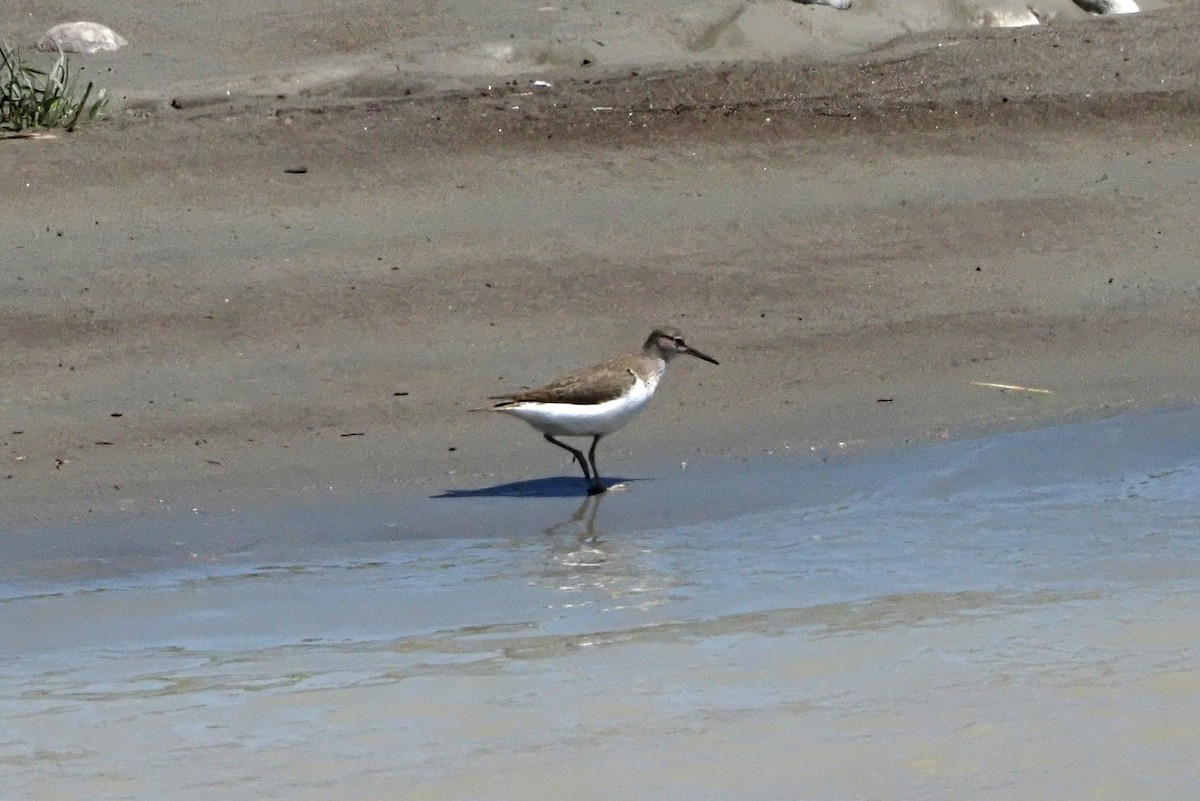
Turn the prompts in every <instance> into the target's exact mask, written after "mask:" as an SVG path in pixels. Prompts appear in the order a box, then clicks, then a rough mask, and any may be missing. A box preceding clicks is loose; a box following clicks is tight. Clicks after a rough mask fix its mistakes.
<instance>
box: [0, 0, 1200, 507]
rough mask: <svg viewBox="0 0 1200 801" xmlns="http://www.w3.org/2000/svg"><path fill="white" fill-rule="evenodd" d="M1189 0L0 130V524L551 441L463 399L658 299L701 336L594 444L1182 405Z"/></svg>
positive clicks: (880, 428)
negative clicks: (889, 40)
mask: <svg viewBox="0 0 1200 801" xmlns="http://www.w3.org/2000/svg"><path fill="white" fill-rule="evenodd" d="M1197 23H1200V6H1198V5H1197V4H1195V3H1187V4H1180V5H1178V6H1175V7H1172V8H1169V9H1165V10H1163V11H1160V12H1157V13H1153V14H1145V15H1139V16H1134V17H1123V18H1121V19H1113V20H1080V21H1072V20H1062V21H1060V22H1058V23H1056V24H1055V25H1053V26H1050V27H1043V28H1035V29H1020V30H992V31H982V32H965V33H962V34H954V35H949V34H940V35H937V36H933V35H930V36H927V37H925V38H921V37H917V38H910V39H905V40H901V41H899V42H896V43H894V44H893V45H891V46H889V47H888V48H886V49H884V50H880V51H877V52H875V53H872V54H870V55H863V56H857V57H854V58H851V59H848V60H847V59H843V60H835V61H831V62H828V63H824V64H812V63H801V62H795V61H775V62H770V63H765V64H757V65H749V64H736V65H735V64H721V63H714V64H710V65H707V66H697V67H692V68H688V69H686V70H680V71H674V72H672V71H663V70H658V71H647V70H623V71H618V70H615V69H614V70H610V71H607V72H596V73H591V72H587V71H586V70H579V69H574V70H564V71H561V72H560V73H556V74H555V75H554V76H553V80H552V83H553V84H554V85H553V87H552V88H549V89H542V88H535V87H533V86H532V85H531V84H530V83H529V81H528V79H527V78H525V77H521V78H511V79H509V80H508V81H506V82H505V83H504V84H503V85H493V86H492V87H491V89H479V90H463V91H460V92H456V93H449V94H447V93H444V92H425V91H415V92H414V91H412V86H411V85H409V83H407V82H405V81H402V80H400V79H397V80H396V81H394V82H392V83H390V84H389V83H388V82H386V81H382V80H380V81H376V82H375V83H374V84H372V88H373V91H372V96H371V97H353V98H347V97H344V96H340V95H344V94H345V93H344V92H343V93H340V95H339V93H336V92H335V93H333V94H320V95H311V94H310V95H306V96H304V97H284V98H268V99H264V98H261V97H252V96H239V97H233V98H232V99H231V100H230V101H229V102H225V103H220V104H215V105H213V104H207V105H201V104H198V105H194V106H190V105H189V104H186V103H185V104H182V105H184V106H187V107H185V108H181V109H175V108H171V107H170V106H169V105H167V103H166V102H165V101H166V100H168V99H169V98H167V97H165V96H164V97H162V98H160V100H161V101H163V102H150V101H147V102H144V103H141V104H132V108H131V111H130V112H129V113H126V114H123V115H122V116H121V117H120V118H119V119H117V120H116V121H115V122H113V123H111V124H106V125H102V126H97V127H93V128H89V129H86V130H82V131H80V132H77V133H76V134H74V135H64V136H61V137H60V138H58V139H56V140H52V141H37V142H31V141H22V142H7V143H4V144H3V145H2V146H0V164H2V169H0V188H2V192H3V197H4V198H5V201H4V206H5V213H4V214H3V215H0V240H2V241H4V242H5V243H7V248H6V251H7V252H6V258H5V264H4V267H3V269H0V287H2V288H3V293H2V295H0V297H2V300H0V326H2V330H3V331H4V332H5V335H6V336H5V338H6V341H7V347H6V348H4V350H3V352H2V355H0V370H2V371H3V375H4V376H5V381H4V384H3V393H2V396H0V399H2V401H3V402H2V404H0V434H2V436H0V461H2V462H3V465H2V467H0V520H2V521H3V522H4V523H5V524H6V525H9V526H16V525H20V524H23V523H28V522H31V521H34V520H41V521H47V520H55V519H61V520H69V519H77V518H86V517H87V516H88V515H132V514H144V513H157V512H160V511H162V510H172V511H176V512H179V511H187V510H191V509H227V508H230V507H234V506H239V507H240V506H245V505H247V504H254V503H258V502H262V501H266V500H274V499H284V500H286V499H305V500H307V501H312V500H314V499H315V500H318V501H319V500H320V499H321V498H324V497H336V498H340V499H344V498H346V497H350V496H352V495H353V494H354V493H357V492H362V491H374V490H388V489H390V488H397V489H401V490H405V491H409V490H411V491H416V492H429V493H433V492H439V491H442V490H445V489H448V488H463V487H477V486H486V485H488V484H495V483H501V482H504V481H512V480H517V479H521V478H527V477H532V476H543V475H556V474H562V473H569V472H570V471H572V470H574V469H575V468H574V467H573V466H571V465H569V464H567V463H565V462H564V460H563V459H562V458H561V455H560V454H559V453H557V452H556V451H555V450H554V449H552V448H550V447H548V446H546V445H545V444H544V443H541V442H540V441H539V440H538V438H537V436H536V434H534V433H533V432H532V431H531V430H529V429H527V428H526V427H524V426H523V425H521V424H519V423H517V422H516V421H512V420H507V419H500V418H498V416H496V417H492V416H488V415H484V414H472V413H470V412H469V411H468V410H469V409H471V408H473V407H476V406H478V405H480V404H481V399H482V398H483V397H484V396H486V395H489V394H492V393H494V392H497V391H501V390H503V389H507V388H512V387H516V386H521V385H524V384H532V383H536V382H540V381H543V380H545V379H547V378H550V377H552V376H553V375H555V374H556V373H558V372H560V371H562V370H564V369H567V368H571V367H575V366H579V365H581V364H586V363H589V362H592V361H597V360H599V359H602V358H604V357H606V356H608V355H610V354H611V353H612V352H613V351H614V350H621V349H625V348H628V347H632V346H634V345H636V344H637V343H638V342H639V341H640V340H641V339H642V338H643V337H644V335H645V333H646V332H647V330H648V329H649V328H650V327H651V326H652V325H655V324H660V323H670V324H675V325H678V326H680V327H681V328H682V329H684V331H685V332H686V333H687V334H688V338H689V341H691V342H692V343H693V344H694V345H696V346H697V347H699V348H701V349H703V350H705V351H707V352H711V353H712V354H713V355H714V356H716V357H718V358H719V359H721V362H722V363H721V366H720V367H719V368H710V366H709V365H705V364H701V363H698V362H697V363H695V364H680V365H678V366H677V367H675V368H673V371H672V374H671V375H670V376H669V377H668V380H667V384H666V386H665V387H664V389H663V392H662V394H661V396H660V397H659V398H658V399H657V401H656V405H655V406H653V407H652V408H651V410H650V411H649V412H648V413H647V414H646V415H645V416H644V417H643V419H641V420H639V421H638V422H637V423H636V424H635V425H634V426H632V427H630V428H629V429H628V430H627V431H625V432H622V433H621V434H620V435H617V436H614V437H613V438H612V439H611V441H610V442H609V443H607V446H608V447H607V448H606V450H605V452H604V454H603V457H604V462H602V466H605V465H607V466H608V467H609V468H610V469H611V470H613V471H614V472H624V473H627V474H628V473H629V472H631V471H635V470H638V469H640V470H645V471H653V470H664V469H671V468H672V467H673V468H674V469H678V466H679V464H680V463H681V462H683V461H685V460H696V459H704V458H712V457H723V456H726V455H735V456H736V455H740V454H757V453H762V452H764V451H783V450H789V451H799V452H804V453H814V454H816V455H818V456H827V455H830V454H836V453H841V452H845V451H847V450H854V449H862V448H872V447H886V446H889V445H892V444H896V443H901V442H909V441H920V440H923V439H928V438H934V437H946V436H960V435H963V434H967V433H970V432H973V431H979V430H983V429H994V428H1010V427H1019V426H1030V425H1036V424H1039V423H1042V422H1045V421H1050V420H1058V419H1065V418H1073V417H1085V416H1096V415H1102V414H1107V413H1110V412H1112V411H1113V410H1119V409H1126V408H1136V407H1147V406H1154V405H1160V404H1171V403H1192V402H1196V401H1197V400H1198V398H1200V391H1198V389H1197V388H1198V387H1200V360H1197V359H1196V358H1195V354H1196V353H1197V352H1198V351H1197V346H1198V345H1200V323H1197V318H1196V314H1195V305H1196V301H1197V296H1198V295H1200V278H1198V277H1197V276H1198V273H1197V269H1196V268H1197V262H1196V259H1197V255H1196V254H1197V253H1200V233H1198V229H1197V226H1196V223H1195V221H1196V220H1197V219H1200V199H1198V196H1197V191H1196V189H1197V186H1198V185H1200V154H1198V153H1197V151H1196V142H1197V141H1198V140H1197V134H1198V133H1200V87H1198V86H1197V81H1196V76H1197V75H1200V51H1198V50H1197V48H1196V47H1195V36H1194V32H1195V30H1197ZM635 72H636V73H638V74H634V73H635ZM389 88H390V90H391V91H389ZM406 91H408V92H409V94H405V92H406ZM335 95H337V96H335ZM301 169H303V170H304V171H303V172H296V171H297V170H301ZM973 382H993V383H1002V384H1015V385H1022V386H1028V387H1036V388H1039V389H1045V390H1049V393H1048V394H1043V393H1037V394H1031V393H1026V392H1018V391H1004V390H1000V389H996V388H989V387H981V386H978V385H977V384H975V383H973Z"/></svg>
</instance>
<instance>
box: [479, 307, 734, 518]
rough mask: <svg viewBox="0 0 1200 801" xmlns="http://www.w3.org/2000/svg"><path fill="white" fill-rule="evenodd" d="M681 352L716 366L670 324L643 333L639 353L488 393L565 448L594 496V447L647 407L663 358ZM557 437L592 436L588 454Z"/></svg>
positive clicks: (507, 411)
mask: <svg viewBox="0 0 1200 801" xmlns="http://www.w3.org/2000/svg"><path fill="white" fill-rule="evenodd" d="M681 353H686V354H688V355H689V356H695V357H696V358H698V359H703V360H704V361H706V362H711V363H713V364H718V362H717V360H716V359H714V358H713V357H711V356H707V355H705V354H703V353H701V352H700V351H698V350H696V349H695V348H692V347H689V346H688V344H687V343H686V342H684V341H683V335H682V334H681V333H679V331H678V330H677V329H674V328H656V329H654V330H653V331H651V332H650V336H648V337H646V342H645V344H643V345H642V350H641V352H640V353H630V354H628V355H625V356H617V357H616V358H613V359H609V360H608V361H606V362H603V363H601V364H597V365H596V366H595V367H589V368H588V369H586V370H578V371H576V372H574V373H570V374H569V375H565V376H563V377H562V378H560V379H558V380H557V381H553V382H551V383H549V384H547V385H546V386H544V387H538V388H537V389H527V390H525V391H523V392H513V393H510V394H508V395H492V396H490V397H489V398H488V400H498V401H500V403H497V404H496V405H495V406H493V407H492V409H493V410H494V411H497V412H504V413H505V414H511V415H512V416H514V417H519V418H521V419H522V420H524V421H525V422H526V423H529V425H531V426H533V427H534V428H536V429H537V430H538V431H541V432H542V435H543V436H544V437H545V438H546V441H547V442H551V443H553V444H555V445H557V446H558V447H560V448H563V449H565V450H568V451H570V452H571V455H572V456H573V457H575V461H577V462H579V466H580V467H582V468H583V477H584V479H585V480H586V481H587V482H588V495H598V494H599V493H601V492H604V491H605V490H606V489H607V487H605V486H604V485H603V484H601V483H600V471H599V470H598V469H597V468H596V446H597V445H598V444H599V443H600V439H601V437H604V436H606V435H608V434H611V433H613V432H614V431H616V430H617V429H619V428H621V427H622V426H624V425H625V424H626V423H628V422H629V421H630V420H632V419H633V418H634V417H636V416H637V414H638V412H640V411H641V410H642V409H644V408H646V404H647V403H649V402H650V398H652V397H653V396H654V390H656V389H658V382H659V380H660V379H661V378H662V376H663V373H664V372H665V371H666V369H667V362H669V361H671V359H673V358H675V357H676V356H678V355H679V354H681ZM556 437H591V438H592V447H591V449H590V450H589V451H588V454H587V458H586V459H585V458H584V455H583V452H582V451H580V450H577V449H575V448H572V447H571V446H570V445H567V444H566V443H565V442H562V441H560V440H558V439H556Z"/></svg>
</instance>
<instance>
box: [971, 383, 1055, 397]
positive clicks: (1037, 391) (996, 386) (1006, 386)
mask: <svg viewBox="0 0 1200 801" xmlns="http://www.w3.org/2000/svg"><path fill="white" fill-rule="evenodd" d="M971 384H973V385H974V386H977V387H990V388H991V389H1008V390H1012V391H1013V392H1029V393H1031V394H1034V395H1053V394H1054V392H1053V391H1052V390H1049V389H1038V388H1037V387H1023V386H1020V385H1019V384H996V383H994V382H991V381H972V382H971Z"/></svg>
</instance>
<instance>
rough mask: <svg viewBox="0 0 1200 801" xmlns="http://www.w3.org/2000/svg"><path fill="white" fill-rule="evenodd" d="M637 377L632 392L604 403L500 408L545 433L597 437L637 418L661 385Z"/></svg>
mask: <svg viewBox="0 0 1200 801" xmlns="http://www.w3.org/2000/svg"><path fill="white" fill-rule="evenodd" d="M652 378H654V379H655V381H654V383H653V384H647V383H646V382H645V381H643V380H642V379H640V378H636V379H634V382H633V386H632V387H631V388H630V391H629V392H627V393H625V394H624V395H622V396H621V397H619V398H617V399H616V400H610V401H605V402H604V403H593V404H586V403H518V404H514V405H512V406H506V407H504V408H501V409H497V410H496V411H499V412H504V413H505V414H511V415H513V416H514V417H519V418H521V419H522V420H524V421H525V422H527V423H529V424H530V425H531V426H533V427H534V428H536V429H537V430H538V431H541V432H543V433H545V434H551V435H553V436H562V437H593V436H597V435H604V434H611V433H612V432H614V431H616V430H617V429H619V428H621V427H623V426H625V425H626V424H627V423H628V422H629V421H630V420H632V419H633V418H635V417H637V415H638V413H639V412H641V411H642V409H644V408H646V404H647V403H649V402H650V398H652V397H654V389H655V387H656V386H657V384H658V381H657V378H658V376H652Z"/></svg>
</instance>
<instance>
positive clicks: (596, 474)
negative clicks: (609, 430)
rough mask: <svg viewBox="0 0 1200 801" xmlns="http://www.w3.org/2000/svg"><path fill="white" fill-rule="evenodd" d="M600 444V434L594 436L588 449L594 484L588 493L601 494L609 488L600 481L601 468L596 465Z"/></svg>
mask: <svg viewBox="0 0 1200 801" xmlns="http://www.w3.org/2000/svg"><path fill="white" fill-rule="evenodd" d="M599 444H600V435H599V434H597V435H595V436H594V437H592V447H591V449H590V450H588V461H589V462H591V463H592V476H593V478H592V485H591V486H590V487H588V495H599V494H600V493H602V492H604V491H605V490H607V489H608V487H606V486H604V485H603V484H601V483H600V468H599V467H596V446H597V445H599Z"/></svg>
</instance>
